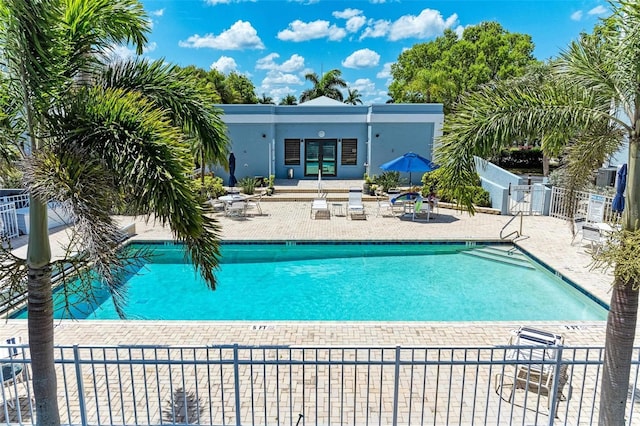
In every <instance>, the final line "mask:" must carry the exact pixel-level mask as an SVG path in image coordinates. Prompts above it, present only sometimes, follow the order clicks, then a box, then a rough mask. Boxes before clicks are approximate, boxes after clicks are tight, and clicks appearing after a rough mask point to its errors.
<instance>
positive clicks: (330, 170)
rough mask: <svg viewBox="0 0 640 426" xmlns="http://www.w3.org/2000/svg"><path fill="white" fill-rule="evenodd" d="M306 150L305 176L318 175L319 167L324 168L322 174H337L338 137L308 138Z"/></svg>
mask: <svg viewBox="0 0 640 426" xmlns="http://www.w3.org/2000/svg"><path fill="white" fill-rule="evenodd" d="M304 151H305V156H304V175H305V176H318V169H320V170H322V176H336V173H337V167H336V166H337V164H338V162H337V157H338V156H337V152H338V141H337V140H336V139H307V140H305V150H304Z"/></svg>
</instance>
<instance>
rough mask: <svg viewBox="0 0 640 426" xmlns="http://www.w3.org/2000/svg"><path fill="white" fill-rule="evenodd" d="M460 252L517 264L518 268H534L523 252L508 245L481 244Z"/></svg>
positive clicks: (513, 264)
mask: <svg viewBox="0 0 640 426" xmlns="http://www.w3.org/2000/svg"><path fill="white" fill-rule="evenodd" d="M462 253H463V254H466V255H469V256H475V257H479V258H481V259H486V260H491V261H494V262H501V263H505V264H508V265H512V266H518V267H520V268H525V269H535V267H534V266H533V265H532V264H531V262H529V260H528V259H527V257H526V256H525V255H524V254H522V253H520V252H519V251H517V250H514V249H513V247H510V246H505V247H500V246H482V247H478V248H475V249H473V250H465V251H463V252H462Z"/></svg>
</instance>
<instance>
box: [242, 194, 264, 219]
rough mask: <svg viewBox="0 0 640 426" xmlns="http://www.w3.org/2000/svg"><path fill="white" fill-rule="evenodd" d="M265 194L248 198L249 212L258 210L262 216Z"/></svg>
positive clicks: (247, 207)
mask: <svg viewBox="0 0 640 426" xmlns="http://www.w3.org/2000/svg"><path fill="white" fill-rule="evenodd" d="M263 195H264V193H260V194H259V195H253V196H251V197H247V200H246V201H247V206H246V209H247V210H257V211H258V214H259V215H260V216H262V207H261V206H260V200H262V196H263Z"/></svg>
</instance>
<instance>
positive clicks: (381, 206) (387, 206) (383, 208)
mask: <svg viewBox="0 0 640 426" xmlns="http://www.w3.org/2000/svg"><path fill="white" fill-rule="evenodd" d="M376 201H377V203H378V210H377V211H376V217H377V216H385V214H386V215H390V216H395V212H394V211H393V205H392V204H391V201H390V200H389V198H388V197H385V198H383V197H382V196H381V194H379V195H378V196H377V197H376Z"/></svg>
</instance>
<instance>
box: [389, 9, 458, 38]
mask: <svg viewBox="0 0 640 426" xmlns="http://www.w3.org/2000/svg"><path fill="white" fill-rule="evenodd" d="M457 21H458V15H456V14H455V13H454V14H453V15H451V16H449V17H448V18H447V19H446V20H445V19H443V17H442V15H441V14H440V12H438V11H437V10H433V9H424V10H423V11H422V12H420V15H418V16H414V15H405V16H402V17H400V18H399V19H398V20H397V21H395V22H394V23H393V24H391V29H390V32H389V40H391V41H397V40H402V39H405V38H418V39H424V38H429V37H433V36H435V35H438V34H441V33H442V32H443V31H444V30H445V29H446V28H450V27H452V26H453V25H454V24H455V23H456V22H457Z"/></svg>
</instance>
